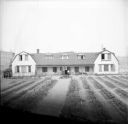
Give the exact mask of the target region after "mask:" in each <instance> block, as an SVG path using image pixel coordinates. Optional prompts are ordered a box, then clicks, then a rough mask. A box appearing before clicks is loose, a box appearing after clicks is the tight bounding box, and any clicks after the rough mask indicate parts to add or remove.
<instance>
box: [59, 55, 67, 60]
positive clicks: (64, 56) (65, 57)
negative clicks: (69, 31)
mask: <svg viewBox="0 0 128 124" xmlns="http://www.w3.org/2000/svg"><path fill="white" fill-rule="evenodd" d="M61 58H62V59H69V56H68V55H62V57H61Z"/></svg>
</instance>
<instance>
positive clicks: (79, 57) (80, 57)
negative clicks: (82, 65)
mask: <svg viewBox="0 0 128 124" xmlns="http://www.w3.org/2000/svg"><path fill="white" fill-rule="evenodd" d="M77 58H78V59H82V60H83V59H85V55H78V56H77Z"/></svg>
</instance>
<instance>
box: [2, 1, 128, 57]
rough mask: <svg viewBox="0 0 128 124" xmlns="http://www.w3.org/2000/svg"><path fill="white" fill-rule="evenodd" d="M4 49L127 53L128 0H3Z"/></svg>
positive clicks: (120, 54)
mask: <svg viewBox="0 0 128 124" xmlns="http://www.w3.org/2000/svg"><path fill="white" fill-rule="evenodd" d="M0 2H1V3H0V9H1V10H0V12H1V13H0V16H1V18H0V20H1V21H0V22H1V29H0V35H1V36H0V38H1V39H0V43H1V50H5V51H13V52H16V53H18V52H21V51H26V52H36V49H40V52H43V53H44V52H66V51H74V52H97V51H101V49H102V48H103V47H105V48H106V49H108V50H110V51H112V52H114V53H115V54H116V55H118V56H128V36H127V34H128V0H60V1H59V0H47V1H46V0H1V1H0Z"/></svg>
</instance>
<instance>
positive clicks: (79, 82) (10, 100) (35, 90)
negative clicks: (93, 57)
mask: <svg viewBox="0 0 128 124" xmlns="http://www.w3.org/2000/svg"><path fill="white" fill-rule="evenodd" d="M1 96H2V97H1V98H2V100H1V105H2V106H8V107H11V108H15V109H19V110H21V111H22V110H24V111H29V112H32V113H37V114H43V115H52V116H57V117H63V118H73V117H75V118H81V119H83V120H91V121H97V120H100V121H113V122H118V123H121V124H125V123H128V75H106V76H93V75H92V76H71V77H70V78H60V77H59V76H52V77H43V78H26V79H3V80H2V82H1Z"/></svg>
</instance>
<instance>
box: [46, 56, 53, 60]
mask: <svg viewBox="0 0 128 124" xmlns="http://www.w3.org/2000/svg"><path fill="white" fill-rule="evenodd" d="M45 58H46V59H53V55H46V56H45Z"/></svg>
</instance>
